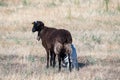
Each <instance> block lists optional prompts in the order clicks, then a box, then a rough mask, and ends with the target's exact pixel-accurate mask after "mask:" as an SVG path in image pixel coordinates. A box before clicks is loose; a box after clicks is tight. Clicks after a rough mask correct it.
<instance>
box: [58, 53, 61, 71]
mask: <svg viewBox="0 0 120 80" xmlns="http://www.w3.org/2000/svg"><path fill="white" fill-rule="evenodd" d="M58 62H59V72H60V71H61V57H60V54H58Z"/></svg>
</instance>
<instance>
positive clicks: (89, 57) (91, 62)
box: [87, 56, 96, 65]
mask: <svg viewBox="0 0 120 80" xmlns="http://www.w3.org/2000/svg"><path fill="white" fill-rule="evenodd" d="M87 60H88V62H89V64H92V65H94V64H96V59H95V58H94V57H91V56H88V57H87Z"/></svg>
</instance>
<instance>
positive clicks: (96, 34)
mask: <svg viewBox="0 0 120 80" xmlns="http://www.w3.org/2000/svg"><path fill="white" fill-rule="evenodd" d="M119 3H120V2H119V0H114V1H113V0H100V1H98V0H49V1H48V0H42V1H40V0H34V1H33V0H0V80H56V79H57V80H120V76H119V74H120V6H119ZM107 5H108V7H107ZM35 20H40V21H43V22H44V23H45V25H46V26H50V27H55V28H64V29H67V30H69V31H70V32H71V34H72V37H73V44H74V45H75V47H76V50H77V55H78V62H79V67H80V70H79V71H76V70H73V71H72V72H69V70H67V69H66V68H62V71H61V72H58V65H56V67H55V69H53V68H52V67H50V68H48V69H46V52H45V49H44V48H43V46H42V45H41V41H37V40H36V38H37V33H32V31H31V30H32V26H33V25H32V22H33V21H35Z"/></svg>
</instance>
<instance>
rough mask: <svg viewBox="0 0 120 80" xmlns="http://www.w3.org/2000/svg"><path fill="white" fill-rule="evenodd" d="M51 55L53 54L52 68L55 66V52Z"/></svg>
mask: <svg viewBox="0 0 120 80" xmlns="http://www.w3.org/2000/svg"><path fill="white" fill-rule="evenodd" d="M53 55H54V56H53V68H54V67H55V64H56V61H55V58H56V54H55V53H54V54H53Z"/></svg>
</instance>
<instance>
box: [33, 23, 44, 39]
mask: <svg viewBox="0 0 120 80" xmlns="http://www.w3.org/2000/svg"><path fill="white" fill-rule="evenodd" d="M32 24H33V28H32V32H36V31H37V32H38V36H37V40H38V41H39V40H40V32H41V31H42V29H43V28H44V23H43V22H42V21H34V22H33V23H32Z"/></svg>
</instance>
